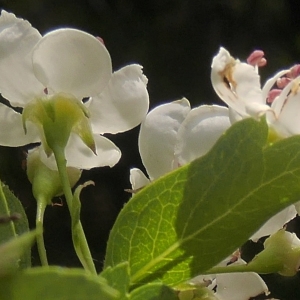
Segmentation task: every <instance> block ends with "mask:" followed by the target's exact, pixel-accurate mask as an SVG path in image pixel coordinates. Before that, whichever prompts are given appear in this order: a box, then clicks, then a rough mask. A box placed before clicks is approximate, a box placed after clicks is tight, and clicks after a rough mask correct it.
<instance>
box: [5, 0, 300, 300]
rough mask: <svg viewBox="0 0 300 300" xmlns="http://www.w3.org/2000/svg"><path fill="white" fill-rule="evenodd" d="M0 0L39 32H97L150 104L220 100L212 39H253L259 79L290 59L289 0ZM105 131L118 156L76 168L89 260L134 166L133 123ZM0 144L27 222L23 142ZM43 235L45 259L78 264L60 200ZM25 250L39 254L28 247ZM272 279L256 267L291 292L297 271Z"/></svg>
mask: <svg viewBox="0 0 300 300" xmlns="http://www.w3.org/2000/svg"><path fill="white" fill-rule="evenodd" d="M0 7H1V8H3V9H5V10H7V11H9V12H13V13H15V14H16V15H17V16H18V17H22V18H24V19H27V20H28V21H29V22H30V23H31V24H32V25H33V26H34V27H35V28H37V29H38V30H39V31H40V32H41V33H42V34H44V33H46V32H48V31H50V30H53V29H56V28H60V27H73V28H77V29H81V30H84V31H87V32H89V33H91V34H93V35H95V36H101V37H102V38H103V39H104V42H105V45H106V47H107V48H108V50H109V52H110V54H111V57H112V61H113V67H114V69H115V70H117V69H119V68H120V67H122V66H124V65H126V64H129V63H139V64H141V65H143V66H144V73H145V74H146V75H147V77H148V79H149V84H148V90H149V94H150V100H151V107H154V106H156V105H157V104H160V103H163V102H168V101H171V100H176V99H179V98H181V97H183V96H185V97H187V98H188V99H189V100H190V102H191V104H192V106H197V105H199V104H201V103H218V104H221V102H220V100H219V99H218V97H217V96H216V95H215V93H214V91H213V89H212V87H211V83H210V64H211V59H212V57H213V56H214V55H215V54H216V53H217V51H218V49H219V47H220V46H224V47H225V48H227V49H228V50H229V51H230V52H231V53H232V54H233V55H234V56H235V57H239V58H240V59H241V60H243V59H245V58H246V57H247V56H248V54H249V53H250V52H251V51H253V50H254V49H262V50H264V51H265V54H266V57H267V59H268V66H267V67H266V68H264V69H262V70H261V75H262V82H264V81H265V79H266V78H267V77H268V76H271V75H272V74H273V73H274V72H276V71H277V70H279V69H280V68H283V67H289V66H291V65H293V64H294V63H296V62H298V61H299V60H300V18H299V16H300V5H299V2H298V1H297V0H293V1H292V0H290V1H287V0H264V1H261V0H227V1H226V0H223V1H221V0H220V1H218V0H210V1H202V0H186V1H184V0H144V1H143V0H131V1H130V0H117V1H108V0H107V1H105V0H60V1H58V0H6V1H5V0H4V1H3V0H2V1H1V0H0ZM109 137H110V138H111V139H112V140H113V141H114V142H115V143H116V144H117V145H118V146H119V147H120V148H121V150H122V153H123V156H122V159H121V161H120V163H119V164H118V165H117V166H116V167H114V168H112V169H109V168H101V169H100V168H99V169H93V170H91V171H85V172H84V173H83V176H82V178H81V182H84V181H86V180H94V181H95V182H96V186H95V187H87V188H86V189H85V190H84V191H83V193H82V223H83V226H84V228H85V230H86V235H87V239H88V241H89V244H90V246H91V250H92V253H93V257H94V258H95V263H96V265H97V268H98V269H99V270H101V266H102V262H103V258H104V253H105V246H106V240H107V237H108V233H109V230H110V228H111V227H112V225H113V222H114V220H115V218H116V216H117V214H118V211H119V210H120V209H121V207H122V206H123V204H124V203H125V202H126V201H127V200H128V199H129V197H130V195H128V194H126V193H125V192H124V189H125V188H129V187H130V184H129V180H128V176H129V169H130V168H131V167H140V168H142V165H141V162H140V158H139V154H138V149H137V137H138V128H136V129H134V130H132V131H130V132H127V133H124V134H119V135H116V136H109ZM0 151H1V152H0V176H1V178H2V179H3V180H4V181H5V182H6V183H7V184H9V186H10V187H11V189H12V190H13V191H14V192H15V194H16V195H17V196H18V197H19V198H20V199H21V200H22V202H23V204H24V207H25V209H26V212H27V213H28V215H29V220H30V224H31V226H32V227H34V218H35V206H36V203H35V200H34V199H33V197H32V194H31V188H30V184H29V182H28V180H27V177H26V173H25V171H24V169H23V168H22V162H23V161H24V158H25V156H24V149H13V148H4V147H2V148H1V149H0ZM55 201H56V202H58V203H61V201H64V200H63V199H55ZM296 226H297V224H296ZM45 240H46V246H47V250H48V256H49V260H50V262H51V264H59V265H66V266H79V263H78V261H77V259H76V256H75V254H74V252H73V248H72V244H71V239H70V220H69V216H68V211H67V208H66V205H63V206H53V207H48V209H47V211H46V217H45ZM251 246H252V248H253V245H251ZM256 246H259V245H256ZM250 248H251V247H250ZM245 253H246V254H247V249H246V250H245ZM249 255H251V254H249ZM32 258H33V263H34V264H38V263H39V260H38V256H37V253H36V250H35V249H34V251H33V254H32ZM277 279H278V276H277V275H276V276H273V275H268V276H267V277H266V280H267V282H268V284H269V286H270V288H271V290H272V291H273V294H272V296H274V297H277V298H280V299H288V300H293V299H300V291H299V290H300V289H299V286H300V285H299V284H300V283H299V280H298V277H297V276H295V277H293V278H284V279H282V278H279V280H277ZM274 282H275V283H274Z"/></svg>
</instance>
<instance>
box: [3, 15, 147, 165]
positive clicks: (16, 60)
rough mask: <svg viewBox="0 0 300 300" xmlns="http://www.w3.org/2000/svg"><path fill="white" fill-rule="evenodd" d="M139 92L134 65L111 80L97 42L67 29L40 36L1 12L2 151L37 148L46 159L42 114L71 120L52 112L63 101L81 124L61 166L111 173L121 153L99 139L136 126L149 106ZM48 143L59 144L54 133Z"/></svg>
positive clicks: (140, 78) (142, 81)
mask: <svg viewBox="0 0 300 300" xmlns="http://www.w3.org/2000/svg"><path fill="white" fill-rule="evenodd" d="M146 85H147V78H146V77H145V76H144V75H143V73H142V67H141V66H139V65H136V64H132V65H128V66H126V67H124V68H122V69H120V70H119V71H117V72H115V73H113V72H112V65H111V58H110V55H109V53H108V51H107V49H106V47H105V46H104V44H103V43H102V42H101V41H99V39H97V38H96V37H94V36H92V35H90V34H88V33H86V32H83V31H80V30H76V29H70V28H64V29H58V30H54V31H51V32H49V33H47V34H46V35H44V36H41V34H40V33H39V32H38V31H37V30H36V29H35V28H33V27H32V26H31V25H30V23H29V22H28V21H25V20H23V19H20V18H17V17H16V16H15V15H14V14H12V13H8V12H6V11H4V10H2V13H1V16H0V93H1V94H2V96H3V97H4V98H5V99H7V100H8V101H9V105H5V104H3V103H0V126H1V128H2V130H1V132H0V144H1V145H4V146H12V147H16V146H22V145H26V144H29V143H34V142H39V141H42V142H43V146H45V147H44V148H45V151H46V152H47V145H46V144H47V141H45V137H44V136H43V132H42V131H43V130H45V124H43V121H44V120H42V121H41V120H40V119H41V118H42V117H41V112H42V113H44V112H45V111H46V110H47V109H49V111H50V119H51V118H53V119H55V118H56V116H57V114H59V113H60V114H62V119H63V120H65V121H66V122H67V120H68V119H69V118H73V117H74V118H75V116H73V115H71V114H72V112H71V111H69V110H68V109H67V108H66V107H64V108H62V109H65V111H63V110H59V109H61V107H60V106H63V105H64V104H65V103H67V102H68V101H69V100H70V101H69V102H68V103H71V102H72V103H74V105H75V106H76V105H77V106H78V107H79V112H80V116H79V117H78V120H77V119H76V120H75V121H74V126H73V127H72V128H71V135H70V136H68V140H67V145H66V158H67V164H68V166H73V167H77V168H85V169H89V168H92V167H96V166H106V165H108V166H113V165H114V164H116V163H117V162H118V160H119V158H120V155H121V153H120V150H119V149H118V148H117V147H116V146H115V145H114V143H112V142H111V141H110V140H109V139H107V138H105V137H104V136H102V134H104V133H113V134H115V133H118V132H124V131H127V130H129V129H131V128H133V127H135V126H137V125H138V124H139V123H140V122H141V121H142V120H143V118H144V117H145V115H146V113H147V111H148V105H149V99H148V93H147V89H146ZM61 99H62V100H68V101H65V103H64V104H63V101H61ZM54 100H55V101H56V102H54ZM74 105H73V106H74ZM78 107H77V108H78ZM52 109H53V116H51V111H52ZM55 109H57V111H55ZM49 111H47V113H48V117H49ZM22 112H26V116H22ZM64 116H65V119H64ZM22 117H23V120H22ZM60 126H61V128H62V129H64V127H63V126H64V125H63V124H61V125H60ZM23 127H25V129H26V134H25V132H24V128H23ZM55 134H56V136H55ZM53 135H54V137H53V138H54V139H55V138H58V139H59V138H60V134H59V132H58V133H53ZM48 150H49V149H48ZM50 154H51V153H50V152H49V151H48V152H47V155H48V156H49V155H50ZM95 154H97V155H95ZM52 157H53V155H52Z"/></svg>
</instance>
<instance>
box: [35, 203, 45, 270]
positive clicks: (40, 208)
mask: <svg viewBox="0 0 300 300" xmlns="http://www.w3.org/2000/svg"><path fill="white" fill-rule="evenodd" d="M46 205H47V201H46V200H45V199H41V198H39V199H37V212H36V219H35V224H36V228H37V229H38V231H37V236H36V243H37V248H38V252H39V256H40V260H41V264H42V266H48V259H47V253H46V249H45V243H44V235H43V223H44V213H45V209H46ZM39 229H40V230H39Z"/></svg>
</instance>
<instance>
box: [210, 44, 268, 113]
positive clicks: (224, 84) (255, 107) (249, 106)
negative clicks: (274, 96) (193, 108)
mask: <svg viewBox="0 0 300 300" xmlns="http://www.w3.org/2000/svg"><path fill="white" fill-rule="evenodd" d="M211 81H212V85H213V87H214V89H215V91H216V93H217V94H218V96H219V97H220V98H221V99H222V100H223V101H224V102H225V103H226V104H227V105H228V106H230V107H231V108H233V109H234V110H236V111H237V113H239V114H240V115H241V116H242V117H247V116H254V117H257V116H260V115H262V114H263V113H264V112H266V111H267V110H270V108H269V107H268V106H267V105H265V104H264V99H263V97H262V91H261V88H260V77H259V75H258V74H257V73H256V71H255V68H254V67H253V66H251V65H249V64H246V63H241V62H240V61H239V60H234V59H233V58H232V57H231V56H230V54H229V52H228V51H227V50H225V49H224V48H221V49H220V51H219V53H218V54H217V55H216V56H215V57H214V59H213V62H212V70H211Z"/></svg>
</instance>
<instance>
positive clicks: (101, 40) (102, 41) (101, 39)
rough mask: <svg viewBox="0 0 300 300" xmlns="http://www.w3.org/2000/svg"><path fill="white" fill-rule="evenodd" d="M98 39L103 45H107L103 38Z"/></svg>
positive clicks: (97, 37)
mask: <svg viewBox="0 0 300 300" xmlns="http://www.w3.org/2000/svg"><path fill="white" fill-rule="evenodd" d="M96 39H97V40H98V41H99V42H101V43H102V44H103V45H105V44H104V40H103V38H101V37H100V36H96Z"/></svg>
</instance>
